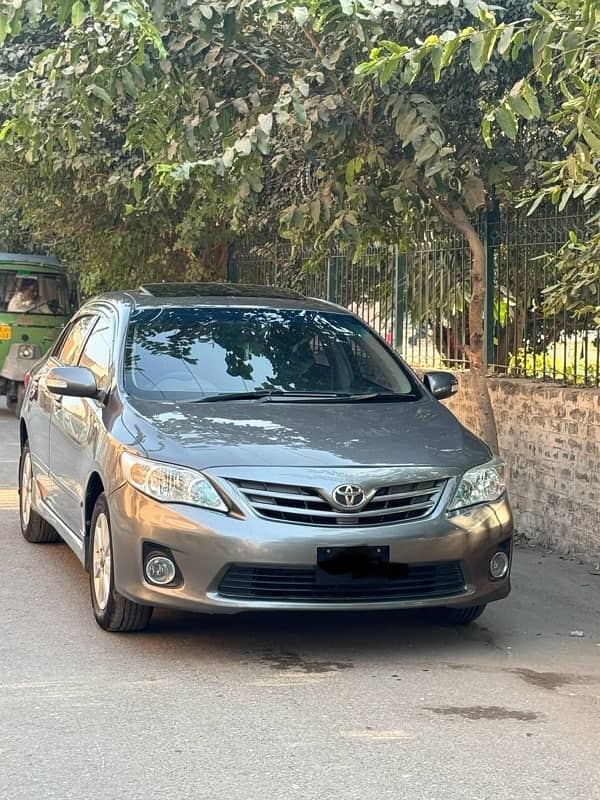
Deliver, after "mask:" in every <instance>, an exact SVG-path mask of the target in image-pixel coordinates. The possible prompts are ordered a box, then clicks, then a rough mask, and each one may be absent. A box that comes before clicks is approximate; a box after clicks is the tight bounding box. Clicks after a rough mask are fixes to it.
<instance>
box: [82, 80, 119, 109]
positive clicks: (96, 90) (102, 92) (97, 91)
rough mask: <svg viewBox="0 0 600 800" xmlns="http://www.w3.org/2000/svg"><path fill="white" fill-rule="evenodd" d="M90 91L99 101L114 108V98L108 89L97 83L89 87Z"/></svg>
mask: <svg viewBox="0 0 600 800" xmlns="http://www.w3.org/2000/svg"><path fill="white" fill-rule="evenodd" d="M88 91H89V93H90V94H93V95H94V97H97V98H98V99H99V100H102V102H103V103H106V105H107V106H112V104H113V101H112V98H111V96H110V95H109V93H108V92H107V91H106V89H103V88H102V86H97V85H96V84H95V83H93V84H91V86H89V87H88Z"/></svg>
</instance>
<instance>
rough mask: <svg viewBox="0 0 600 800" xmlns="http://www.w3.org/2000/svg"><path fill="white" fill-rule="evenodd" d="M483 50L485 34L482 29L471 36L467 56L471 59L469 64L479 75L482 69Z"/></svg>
mask: <svg viewBox="0 0 600 800" xmlns="http://www.w3.org/2000/svg"><path fill="white" fill-rule="evenodd" d="M484 50H485V34H484V33H483V31H477V32H476V33H474V34H473V36H471V46H470V49H469V58H470V59H471V66H472V67H473V69H474V70H475V72H476V73H477V74H478V75H479V73H480V72H481V70H482V69H483V64H484V61H483V54H484Z"/></svg>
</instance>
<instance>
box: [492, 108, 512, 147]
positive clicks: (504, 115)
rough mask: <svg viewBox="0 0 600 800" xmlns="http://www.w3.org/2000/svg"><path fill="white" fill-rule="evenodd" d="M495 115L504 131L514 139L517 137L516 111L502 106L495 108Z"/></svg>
mask: <svg viewBox="0 0 600 800" xmlns="http://www.w3.org/2000/svg"><path fill="white" fill-rule="evenodd" d="M494 116H495V117H496V122H497V123H498V125H499V126H500V130H501V131H502V133H504V134H505V135H506V136H508V138H509V139H512V140H513V141H514V140H515V139H516V138H517V120H516V117H515V115H514V113H513V112H512V111H511V110H510V109H508V108H506V107H504V106H502V107H501V108H497V109H496V110H495V112H494Z"/></svg>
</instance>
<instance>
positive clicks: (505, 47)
mask: <svg viewBox="0 0 600 800" xmlns="http://www.w3.org/2000/svg"><path fill="white" fill-rule="evenodd" d="M514 32H515V29H514V27H513V26H512V25H507V26H506V28H504V30H503V31H502V35H501V36H500V41H499V42H498V53H499V54H500V55H501V56H503V55H506V56H507V57H508V51H509V49H510V44H511V42H512V38H513V35H514Z"/></svg>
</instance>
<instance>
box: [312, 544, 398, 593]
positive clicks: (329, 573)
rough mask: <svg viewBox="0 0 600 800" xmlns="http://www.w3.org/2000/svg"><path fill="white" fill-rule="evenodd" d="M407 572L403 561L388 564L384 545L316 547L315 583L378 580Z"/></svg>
mask: <svg viewBox="0 0 600 800" xmlns="http://www.w3.org/2000/svg"><path fill="white" fill-rule="evenodd" d="M407 574H408V565H407V564H391V563H390V548H389V546H388V545H371V546H364V547H363V546H359V547H318V548H317V583H319V584H328V585H335V584H342V583H354V582H357V583H369V584H373V583H379V582H384V581H389V579H390V578H401V577H404V576H405V575H407Z"/></svg>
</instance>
